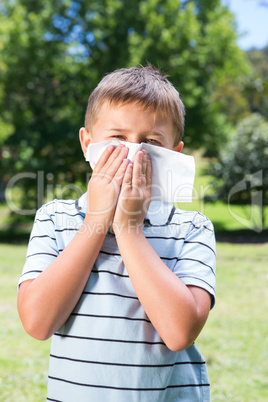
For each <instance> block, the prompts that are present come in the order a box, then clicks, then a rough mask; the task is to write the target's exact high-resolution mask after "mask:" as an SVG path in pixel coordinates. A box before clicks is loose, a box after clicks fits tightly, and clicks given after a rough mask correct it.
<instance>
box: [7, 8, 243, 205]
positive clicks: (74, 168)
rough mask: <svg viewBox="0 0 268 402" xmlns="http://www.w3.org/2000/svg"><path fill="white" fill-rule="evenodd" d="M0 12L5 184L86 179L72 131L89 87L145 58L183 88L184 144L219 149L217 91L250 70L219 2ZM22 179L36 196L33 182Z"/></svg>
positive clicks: (223, 129)
mask: <svg viewBox="0 0 268 402" xmlns="http://www.w3.org/2000/svg"><path fill="white" fill-rule="evenodd" d="M0 11H1V13H0V35H1V39H0V46H1V48H2V50H1V61H0V115H1V116H3V117H1V118H2V120H0V128H1V126H2V130H3V131H2V133H3V132H4V134H1V136H2V138H4V137H5V139H3V140H2V143H3V141H4V143H3V147H2V177H5V180H6V181H7V180H8V179H9V177H11V176H12V175H14V174H16V173H17V172H21V171H27V172H33V171H34V172H36V171H38V170H39V171H42V172H44V180H45V182H46V178H47V174H48V173H50V172H53V174H54V179H55V181H56V182H57V183H58V182H61V180H65V181H67V182H80V183H81V182H83V183H85V174H86V172H87V170H88V166H87V165H86V164H85V163H83V162H82V159H83V158H82V153H81V150H80V146H79V142H78V138H77V132H78V129H79V127H80V126H81V125H83V116H84V112H85V107H86V102H87V98H88V95H89V93H90V92H91V90H92V89H93V88H94V87H95V86H96V84H97V83H98V81H99V80H100V79H101V77H102V76H103V75H104V74H106V73H107V72H109V71H112V70H114V69H115V68H120V67H125V66H131V65H137V64H139V63H141V64H146V62H147V61H149V62H151V63H152V64H154V65H155V66H157V67H160V68H161V69H162V70H163V71H164V72H166V73H168V74H169V75H170V80H171V81H172V82H173V84H174V85H175V86H176V87H177V89H178V90H179V92H180V93H181V96H182V99H183V101H184V103H185V105H186V109H187V116H186V140H185V141H186V143H187V145H188V146H191V147H192V148H198V147H201V146H202V147H204V148H205V149H206V150H207V152H208V153H210V154H213V153H214V154H215V153H217V151H218V149H219V144H220V143H221V142H222V141H223V139H224V138H225V137H226V136H227V132H228V130H229V126H228V125H227V124H226V118H225V116H224V115H223V113H221V111H220V109H219V101H218V100H217V99H216V100H215V99H213V94H214V93H215V91H216V89H217V88H218V86H219V85H221V83H222V82H223V81H224V80H225V79H226V77H228V79H229V80H230V82H232V83H233V82H235V81H236V80H237V78H238V77H239V76H241V74H246V73H247V72H248V69H249V67H248V63H247V60H246V58H245V56H244V53H243V52H242V51H240V50H239V49H238V47H237V45H236V42H235V39H236V28H235V24H234V19H233V16H232V14H231V13H230V12H229V11H228V9H227V7H225V6H223V5H222V4H221V2H220V0H213V1H207V0H188V1H186V0H184V1H179V0H133V1H126V0H125V1H124V0H115V1H114V0H100V1H97V0H92V1H91V2H90V4H89V3H88V2H87V1H85V0H76V1H71V0H57V1H55V0H53V1H52V0H44V1H41V0H30V1H29V0H27V1H26V0H13V1H12V2H10V1H8V0H2V2H1V3H0ZM1 136H0V138H1ZM79 161H81V162H79ZM18 184H19V183H18ZM21 185H22V186H23V188H24V190H25V191H26V190H27V191H26V198H27V202H29V200H33V203H35V200H36V195H35V190H34V185H35V184H34V183H33V181H32V180H28V181H23V182H21Z"/></svg>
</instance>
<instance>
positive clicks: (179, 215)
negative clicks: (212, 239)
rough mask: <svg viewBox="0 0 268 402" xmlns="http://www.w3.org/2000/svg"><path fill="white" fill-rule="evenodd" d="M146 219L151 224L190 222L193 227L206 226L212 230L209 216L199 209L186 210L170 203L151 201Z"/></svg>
mask: <svg viewBox="0 0 268 402" xmlns="http://www.w3.org/2000/svg"><path fill="white" fill-rule="evenodd" d="M146 219H147V220H148V221H149V223H150V224H151V225H172V224H173V225H182V224H190V225H193V226H194V227H195V228H201V227H204V226H205V227H207V228H208V229H210V230H212V231H213V225H212V223H211V221H210V219H209V218H207V217H206V216H205V215H204V214H202V213H201V212H199V211H186V210H183V209H180V208H179V207H178V206H176V204H175V205H173V204H172V203H161V202H157V201H154V202H151V204H150V208H149V210H148V213H147V216H146Z"/></svg>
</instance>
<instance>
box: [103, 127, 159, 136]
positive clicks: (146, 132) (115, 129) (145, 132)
mask: <svg viewBox="0 0 268 402" xmlns="http://www.w3.org/2000/svg"><path fill="white" fill-rule="evenodd" d="M106 131H117V132H119V133H125V134H126V133H128V132H129V131H130V130H128V129H125V128H119V127H118V128H117V127H114V128H108V129H107V130H106ZM141 134H143V135H147V134H150V135H155V136H156V137H164V134H162V133H160V132H159V131H154V130H153V131H143V132H142V133H141Z"/></svg>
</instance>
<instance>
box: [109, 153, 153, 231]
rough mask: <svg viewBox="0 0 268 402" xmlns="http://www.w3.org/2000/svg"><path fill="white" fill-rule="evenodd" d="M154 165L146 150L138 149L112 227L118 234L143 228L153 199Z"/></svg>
mask: <svg viewBox="0 0 268 402" xmlns="http://www.w3.org/2000/svg"><path fill="white" fill-rule="evenodd" d="M151 185H152V167H151V160H150V158H149V155H147V153H146V151H145V150H141V151H138V152H137V153H136V155H135V158H134V162H133V164H132V163H129V165H128V166H127V169H126V172H125V175H124V179H123V182H122V188H121V192H120V195H119V198H118V203H117V207H116V211H115V216H114V219H113V224H112V228H113V230H114V232H115V234H116V236H118V235H119V234H120V233H122V232H125V231H128V232H129V231H133V230H134V231H136V232H137V233H138V232H140V231H141V230H142V227H143V220H144V218H145V215H146V213H147V210H148V207H149V203H150V200H151Z"/></svg>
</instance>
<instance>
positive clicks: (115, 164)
mask: <svg viewBox="0 0 268 402" xmlns="http://www.w3.org/2000/svg"><path fill="white" fill-rule="evenodd" d="M127 154H128V148H127V147H125V146H124V145H123V144H120V145H118V146H117V147H116V148H115V149H114V151H113V152H112V153H111V154H110V156H109V157H108V159H107V158H106V159H105V162H104V163H103V162H102V163H101V164H100V165H99V166H100V167H99V166H98V169H99V170H97V172H98V171H101V172H102V173H103V174H104V175H105V176H107V178H109V180H112V179H113V177H114V175H115V174H116V172H117V171H118V169H119V167H120V166H121V164H122V162H123V160H124V159H126V157H127ZM96 166H97V165H96ZM96 166H95V169H96Z"/></svg>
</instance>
